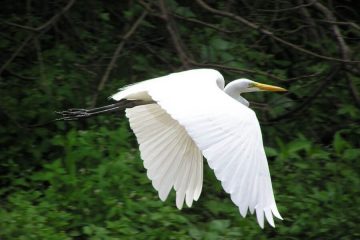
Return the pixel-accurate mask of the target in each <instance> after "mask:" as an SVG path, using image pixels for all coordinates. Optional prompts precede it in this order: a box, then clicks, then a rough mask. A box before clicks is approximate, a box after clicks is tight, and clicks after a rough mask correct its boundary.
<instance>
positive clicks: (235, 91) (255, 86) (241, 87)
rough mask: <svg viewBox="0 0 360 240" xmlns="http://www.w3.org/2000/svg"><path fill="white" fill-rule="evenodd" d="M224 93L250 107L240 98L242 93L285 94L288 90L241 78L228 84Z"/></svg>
mask: <svg viewBox="0 0 360 240" xmlns="http://www.w3.org/2000/svg"><path fill="white" fill-rule="evenodd" d="M224 91H225V92H226V93H227V94H228V95H229V96H231V97H232V98H234V99H236V100H237V101H239V102H241V103H242V104H244V105H245V106H249V102H248V101H247V100H246V99H245V98H243V97H242V96H240V94H241V93H247V92H259V91H271V92H285V91H287V90H286V89H285V88H282V87H277V86H272V85H267V84H263V83H258V82H254V81H251V80H249V79H246V78H241V79H237V80H234V81H232V82H230V83H229V84H227V85H226V87H225V88H224Z"/></svg>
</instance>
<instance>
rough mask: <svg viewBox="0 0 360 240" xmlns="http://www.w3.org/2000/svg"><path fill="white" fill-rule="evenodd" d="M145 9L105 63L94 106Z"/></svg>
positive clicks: (92, 104) (142, 17) (140, 20)
mask: <svg viewBox="0 0 360 240" xmlns="http://www.w3.org/2000/svg"><path fill="white" fill-rule="evenodd" d="M146 15H147V11H146V10H145V11H143V12H142V14H141V15H140V17H139V18H138V19H137V20H136V21H135V23H134V24H133V25H132V26H131V28H130V29H129V30H128V31H127V32H126V33H125V35H124V36H123V37H122V40H121V42H120V43H119V44H118V46H117V48H116V49H115V51H114V54H113V56H112V58H111V61H110V63H109V64H108V65H107V67H106V70H105V73H104V75H103V76H102V78H101V80H100V82H99V85H98V87H97V89H96V92H95V94H94V97H93V101H92V103H91V106H92V107H94V106H95V105H96V102H97V98H98V95H99V92H100V91H102V90H103V88H104V86H105V83H106V82H107V80H108V79H109V76H110V73H111V70H112V69H113V68H114V66H115V63H116V61H117V59H118V57H119V55H120V52H121V51H122V49H123V47H124V45H125V43H126V42H127V41H128V40H129V38H130V37H131V36H132V35H133V33H134V32H135V31H136V29H137V28H138V27H139V25H140V23H141V22H142V21H143V19H144V18H145V17H146Z"/></svg>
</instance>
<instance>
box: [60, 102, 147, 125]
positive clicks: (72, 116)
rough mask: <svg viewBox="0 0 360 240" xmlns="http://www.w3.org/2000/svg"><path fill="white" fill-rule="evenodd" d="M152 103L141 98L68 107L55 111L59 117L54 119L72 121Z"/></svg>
mask: <svg viewBox="0 0 360 240" xmlns="http://www.w3.org/2000/svg"><path fill="white" fill-rule="evenodd" d="M149 103H153V102H151V101H149V102H145V101H141V100H125V99H124V100H121V101H119V102H117V103H114V104H110V105H106V106H103V107H97V108H90V109H85V108H70V109H68V110H65V111H60V112H56V113H57V114H59V115H61V117H60V118H58V119H56V120H57V121H60V120H64V121H74V120H79V119H82V118H88V117H92V116H95V115H99V114H102V113H108V112H115V111H121V110H124V109H125V108H130V107H134V106H138V105H142V104H149Z"/></svg>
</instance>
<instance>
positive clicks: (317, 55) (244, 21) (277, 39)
mask: <svg viewBox="0 0 360 240" xmlns="http://www.w3.org/2000/svg"><path fill="white" fill-rule="evenodd" d="M196 1H197V2H198V3H199V5H200V6H202V7H203V8H204V9H206V10H207V11H209V12H212V13H214V14H216V15H220V16H225V17H228V18H231V19H234V20H236V21H238V22H241V23H242V24H244V25H246V26H248V27H250V28H252V29H255V30H257V31H259V32H260V33H262V34H264V35H266V36H268V37H270V38H272V39H274V40H275V41H277V42H280V43H282V44H284V45H286V46H289V47H291V48H293V49H295V50H297V51H299V52H302V53H305V54H308V55H310V56H313V57H317V58H320V59H324V60H329V61H335V62H344V63H360V61H350V60H345V59H339V58H333V57H328V56H324V55H320V54H317V53H314V52H312V51H310V50H307V49H305V48H302V47H300V46H298V45H295V44H293V43H290V42H288V41H286V40H284V39H282V38H280V37H278V36H276V35H274V33H273V32H271V31H269V30H267V29H265V28H262V27H261V26H259V25H257V24H255V23H253V22H250V21H248V20H246V19H245V18H243V17H241V16H238V15H235V14H233V13H230V12H225V11H221V10H218V9H215V8H212V7H210V6H209V5H207V4H206V3H205V2H204V1H202V0H196Z"/></svg>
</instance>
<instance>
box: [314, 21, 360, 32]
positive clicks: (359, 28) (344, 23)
mask: <svg viewBox="0 0 360 240" xmlns="http://www.w3.org/2000/svg"><path fill="white" fill-rule="evenodd" d="M315 21H318V22H324V23H330V24H336V25H349V26H351V27H353V28H355V29H356V30H359V31H360V26H359V25H357V24H356V23H354V22H338V21H331V20H323V19H315Z"/></svg>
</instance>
